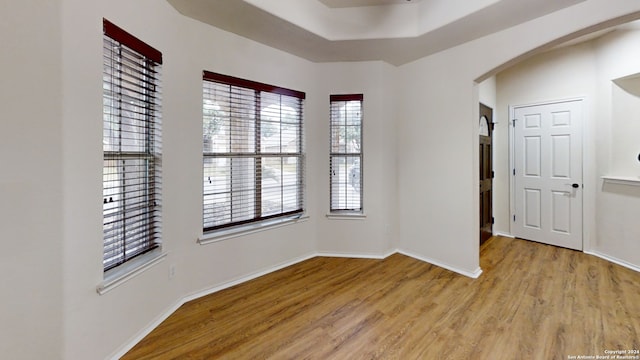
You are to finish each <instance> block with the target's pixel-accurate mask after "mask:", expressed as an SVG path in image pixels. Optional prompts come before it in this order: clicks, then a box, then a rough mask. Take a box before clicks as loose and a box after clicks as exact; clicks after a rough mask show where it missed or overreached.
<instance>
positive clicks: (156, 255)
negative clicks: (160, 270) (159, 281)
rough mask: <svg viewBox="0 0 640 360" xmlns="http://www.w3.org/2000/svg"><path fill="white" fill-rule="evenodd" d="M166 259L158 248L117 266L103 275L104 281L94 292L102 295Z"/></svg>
mask: <svg viewBox="0 0 640 360" xmlns="http://www.w3.org/2000/svg"><path fill="white" fill-rule="evenodd" d="M166 257H167V253H166V252H162V250H161V249H160V248H157V249H154V250H152V251H149V252H148V253H146V254H143V255H140V256H137V257H135V258H133V259H131V260H129V261H127V262H126V263H124V264H122V265H119V266H117V267H115V268H113V269H110V270H108V271H107V272H105V273H104V280H103V281H102V282H101V283H100V284H98V286H97V287H96V291H97V292H98V294H100V295H104V294H106V293H108V292H109V291H111V290H113V289H115V288H117V287H118V286H120V285H122V284H124V283H126V282H127V281H129V280H131V279H133V278H134V277H136V276H138V275H140V274H142V273H143V272H145V271H146V270H148V269H150V268H151V267H152V266H154V265H155V264H158V263H159V262H161V261H162V260H164V259H165V258H166Z"/></svg>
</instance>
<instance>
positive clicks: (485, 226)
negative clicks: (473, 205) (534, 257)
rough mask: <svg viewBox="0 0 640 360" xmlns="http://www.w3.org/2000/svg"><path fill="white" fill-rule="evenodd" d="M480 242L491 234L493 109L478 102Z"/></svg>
mask: <svg viewBox="0 0 640 360" xmlns="http://www.w3.org/2000/svg"><path fill="white" fill-rule="evenodd" d="M479 121H480V244H482V243H483V242H485V241H487V239H489V238H490V237H491V236H492V235H493V204H492V201H493V161H492V159H493V156H492V149H491V146H492V140H491V139H492V137H491V135H492V133H493V109H491V108H490V107H488V106H486V105H484V104H480V120H479Z"/></svg>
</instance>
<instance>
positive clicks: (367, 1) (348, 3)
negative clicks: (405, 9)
mask: <svg viewBox="0 0 640 360" xmlns="http://www.w3.org/2000/svg"><path fill="white" fill-rule="evenodd" d="M319 1H320V2H321V3H323V4H325V5H326V6H328V7H330V8H345V7H361V6H378V5H395V4H409V3H417V2H420V1H422V0H319Z"/></svg>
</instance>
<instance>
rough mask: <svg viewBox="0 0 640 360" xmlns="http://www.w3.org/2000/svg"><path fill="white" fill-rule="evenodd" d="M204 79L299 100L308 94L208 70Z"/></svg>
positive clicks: (204, 72)
mask: <svg viewBox="0 0 640 360" xmlns="http://www.w3.org/2000/svg"><path fill="white" fill-rule="evenodd" d="M202 79H203V80H209V81H215V82H218V83H222V84H227V85H232V86H240V87H243V88H247V89H253V90H258V91H264V92H270V93H275V94H279V95H287V96H292V97H295V98H298V99H305V97H306V94H305V93H304V92H302V91H297V90H291V89H286V88H282V87H278V86H273V85H269V84H263V83H260V82H256V81H251V80H246V79H241V78H237V77H234V76H230V75H223V74H218V73H214V72H211V71H206V70H204V71H203V72H202Z"/></svg>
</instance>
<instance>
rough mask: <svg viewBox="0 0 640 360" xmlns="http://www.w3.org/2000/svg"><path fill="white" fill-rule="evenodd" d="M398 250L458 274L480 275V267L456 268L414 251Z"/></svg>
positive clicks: (476, 276) (474, 277) (471, 276)
mask: <svg viewBox="0 0 640 360" xmlns="http://www.w3.org/2000/svg"><path fill="white" fill-rule="evenodd" d="M398 252H399V253H400V254H402V255H406V256H409V257H412V258H414V259H417V260H420V261H424V262H426V263H429V264H431V265H435V266H438V267H441V268H443V269H447V270H450V271H453V272H455V273H458V274H460V275H464V276H466V277H470V278H472V279H477V278H478V277H480V274H482V269H480V267H478V268H477V269H476V270H475V271H467V270H462V269H459V268H457V267H455V266H451V265H449V264H445V263H442V262H439V261H437V260H433V259H430V258H427V257H424V256H421V255H417V254H414V253H410V252H408V251H404V250H398Z"/></svg>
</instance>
